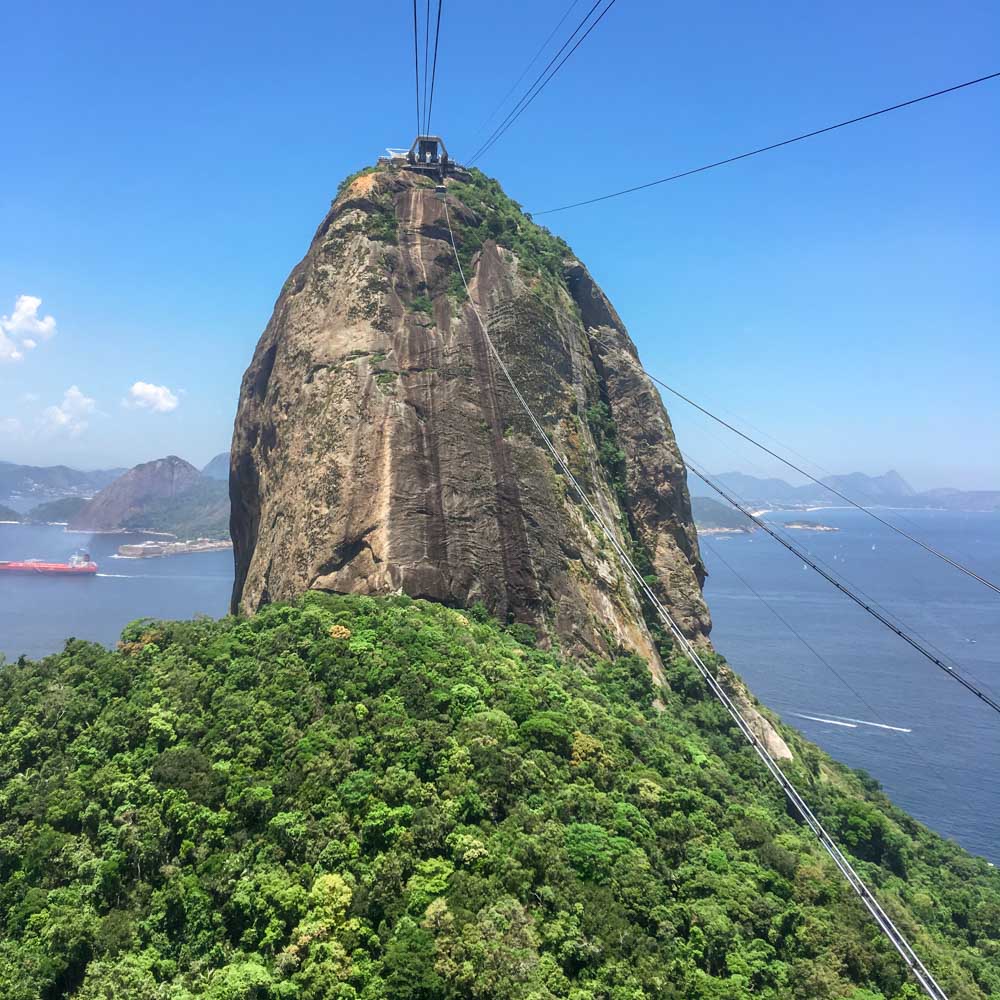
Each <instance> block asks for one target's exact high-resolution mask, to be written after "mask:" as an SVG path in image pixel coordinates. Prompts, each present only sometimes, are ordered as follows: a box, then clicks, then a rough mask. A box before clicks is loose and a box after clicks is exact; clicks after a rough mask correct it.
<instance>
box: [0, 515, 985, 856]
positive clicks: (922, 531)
mask: <svg viewBox="0 0 1000 1000" xmlns="http://www.w3.org/2000/svg"><path fill="white" fill-rule="evenodd" d="M888 516H895V515H893V514H889V515H888ZM904 516H905V517H906V518H907V519H908V520H909V521H910V522H912V523H913V524H915V525H916V529H915V530H916V533H917V534H919V535H920V537H923V538H925V539H927V540H928V541H929V542H931V543H932V544H934V545H937V546H939V547H940V548H942V549H945V550H947V551H949V552H951V553H956V554H958V553H961V554H962V555H963V556H967V557H968V559H969V561H970V562H971V563H972V564H973V565H974V566H975V567H976V568H977V569H978V570H980V571H981V572H983V574H984V575H986V576H988V577H990V578H992V579H997V578H1000V514H955V513H944V512H931V511H907V512H906V513H905V515H904ZM768 517H769V518H770V519H773V520H776V521H782V520H784V521H794V520H805V519H808V520H813V521H820V522H822V523H825V524H829V525H831V526H834V527H837V528H839V529H840V530H838V531H837V532H831V533H828V534H819V533H813V532H800V531H790V532H789V533H790V534H791V535H792V536H793V537H794V538H795V540H796V542H797V543H798V544H800V545H802V546H804V547H806V548H807V549H808V550H809V551H810V552H811V553H813V554H814V555H817V556H819V557H820V558H822V559H823V561H824V562H826V563H827V564H828V565H829V566H830V567H832V568H833V569H834V570H835V571H836V572H838V573H840V574H842V575H843V576H845V577H846V578H847V579H849V580H851V581H852V582H854V583H856V584H859V585H860V586H862V587H863V588H864V590H865V591H866V592H867V593H868V594H870V595H871V596H872V597H873V598H875V599H876V600H878V601H879V602H880V603H882V604H883V605H884V606H885V607H887V608H888V609H889V610H890V611H892V612H893V613H894V614H895V615H897V616H898V617H899V618H900V619H902V620H903V621H905V622H907V623H908V624H910V625H912V626H913V627H915V628H916V629H917V630H918V631H919V632H920V633H921V634H922V635H924V636H926V637H927V638H928V639H930V640H931V641H933V642H934V644H935V645H936V646H937V647H939V648H940V649H941V650H943V651H944V652H945V653H947V654H948V655H950V656H951V657H952V658H953V659H954V660H955V661H956V663H957V664H958V665H959V666H961V667H962V668H964V669H965V670H966V671H967V672H968V673H969V674H971V675H975V677H976V678H977V679H979V680H981V681H982V682H983V683H984V684H985V685H986V686H988V687H989V688H990V690H991V691H992V692H993V693H994V694H997V693H998V689H1000V663H998V657H997V653H996V650H997V648H998V646H1000V598H997V597H996V595H993V594H991V593H990V592H989V591H987V590H986V589H984V588H982V587H981V586H979V585H978V584H975V583H973V582H972V581H969V580H967V579H966V578H964V577H962V576H961V575H959V574H958V573H957V572H955V571H954V570H952V569H949V568H948V567H946V566H944V565H943V564H941V563H939V562H938V561H936V560H934V559H932V558H931V557H930V556H928V555H927V554H926V553H923V552H921V551H920V550H919V549H917V548H916V547H915V546H913V545H912V544H911V543H909V542H906V541H905V540H904V539H902V538H900V537H899V536H897V535H894V534H893V533H891V532H889V531H888V530H887V529H885V528H883V527H881V526H880V525H878V524H877V523H875V522H874V521H872V520H871V519H870V518H867V517H866V516H865V515H864V514H861V513H859V512H857V511H849V510H823V511H816V512H814V513H811V514H809V515H807V516H803V515H802V514H794V515H793V514H777V513H776V514H770V515H768ZM134 540H138V539H137V538H135V537H130V536H125V535H93V536H90V535H80V534H72V533H67V532H64V531H63V530H62V529H61V528H58V527H54V526H25V525H7V524H0V559H25V558H42V559H65V558H67V557H68V556H69V555H70V554H71V553H72V551H73V550H74V549H76V548H77V547H88V546H89V548H90V551H91V553H92V554H93V556H94V558H95V559H96V561H97V562H98V564H99V566H100V572H99V574H98V576H97V577H95V578H92V579H59V578H45V577H38V578H36V577H21V576H4V575H3V574H0V653H2V654H4V655H5V656H6V657H7V658H8V659H14V658H16V657H17V656H19V655H21V654H26V655H28V656H29V657H35V658H37V657H40V656H44V655H47V654H49V653H53V652H56V651H58V650H59V649H61V648H62V646H63V643H64V641H65V639H66V638H67V637H69V636H73V637H76V638H82V639H91V640H94V641H97V642H101V643H104V644H105V645H108V646H113V645H114V644H115V642H117V640H118V636H119V634H120V632H121V630H122V628H123V626H124V625H125V624H127V623H128V622H129V621H131V620H133V619H135V618H142V617H153V618H190V617H193V616H194V615H197V614H207V615H211V616H213V617H217V616H220V615H223V614H225V613H226V611H227V607H228V602H229V594H230V589H231V587H232V580H233V566H232V554H231V553H230V552H227V551H223V552H208V553H196V554H191V555H185V556H171V557H168V558H160V559H144V560H130V559H115V558H112V557H113V556H114V553H115V551H116V549H117V547H118V546H119V545H121V544H122V543H123V542H126V541H134ZM702 546H703V552H704V556H705V560H706V563H707V565H708V569H709V579H708V583H707V585H706V596H707V598H708V601H709V605H710V606H711V609H712V614H713V618H714V622H715V627H714V630H713V639H714V641H715V644H716V646H717V647H718V649H719V650H720V652H722V653H723V654H725V656H726V657H727V658H728V659H729V661H730V662H731V663H732V665H733V667H734V668H735V669H736V670H737V671H738V672H739V673H741V674H742V675H743V676H744V677H745V678H746V680H747V682H748V683H749V684H750V687H751V688H752V689H753V691H754V693H755V694H756V695H757V696H758V697H759V698H760V699H761V700H762V701H763V702H764V703H765V704H767V705H769V706H770V707H772V708H773V709H774V710H775V711H777V712H779V713H780V714H781V715H782V717H783V718H784V719H785V721H786V722H788V723H789V724H791V725H794V726H796V727H797V728H799V729H801V730H802V732H804V733H805V734H806V735H807V736H808V737H809V738H810V739H812V740H814V741H815V742H816V743H818V744H819V745H820V746H822V747H823V748H824V749H825V750H827V751H828V752H829V753H831V754H832V755H833V756H834V757H836V758H837V759H839V760H841V761H843V762H844V763H845V764H848V765H850V766H852V767H860V768H864V769H865V770H866V771H868V772H869V773H871V774H872V775H874V776H875V777H876V778H877V779H878V780H879V781H880V782H881V783H882V785H883V786H884V787H885V789H886V791H887V792H888V794H889V795H890V796H891V797H892V798H893V800H894V801H895V802H897V803H898V804H899V805H900V806H902V807H903V808H904V809H906V810H907V811H908V812H910V813H912V814H913V815H914V816H916V817H917V818H918V819H920V820H922V821H923V822H925V823H926V824H927V825H928V826H930V827H932V828H933V829H935V830H937V831H938V832H940V833H942V834H944V835H945V836H948V837H952V838H954V839H955V840H957V841H958V842H959V843H961V844H962V845H963V846H964V847H966V848H967V849H968V850H970V851H973V852H974V853H977V854H981V855H983V856H985V857H988V858H989V859H990V860H992V861H994V862H1000V782H998V781H997V776H998V774H1000V718H998V717H997V716H996V715H995V714H994V713H992V712H991V711H990V710H989V709H987V708H986V707H985V706H983V705H982V704H980V703H979V702H978V701H977V700H976V699H975V698H974V697H972V696H971V695H970V694H969V693H968V692H966V691H965V690H964V689H963V688H961V687H960V686H959V685H958V684H956V683H955V682H954V681H953V680H950V679H949V678H947V677H946V676H944V674H942V673H941V671H940V670H938V669H937V668H936V667H934V666H933V665H932V664H930V663H929V662H927V661H926V660H924V659H923V658H922V657H920V656H919V654H917V653H916V652H915V651H913V650H911V649H910V648H909V647H908V646H906V644H905V643H903V641H902V640H900V639H899V638H897V637H895V636H893V635H892V634H890V633H889V632H887V631H886V630H885V629H883V628H882V627H881V626H879V625H878V624H877V623H875V622H874V621H873V620H872V619H870V618H869V617H868V616H867V615H865V613H864V612H863V611H861V610H860V609H859V608H857V607H855V606H854V605H852V604H851V603H850V602H849V601H848V600H847V599H846V598H844V597H843V596H842V595H840V594H839V593H837V592H836V591H835V590H834V589H833V588H832V587H831V586H830V585H829V584H828V583H826V582H825V581H823V580H821V579H820V578H819V577H817V576H816V574H814V573H812V572H811V571H807V570H805V569H803V566H802V563H801V562H800V561H799V560H797V559H796V558H795V557H794V556H792V555H791V554H790V553H788V552H786V551H785V550H784V549H782V548H781V547H780V546H779V545H778V544H777V543H776V542H774V541H773V540H772V539H769V538H767V537H766V536H764V535H763V533H758V534H755V535H753V536H748V535H715V536H707V537H704V538H703V539H702ZM723 559H724V560H725V561H726V562H727V563H729V564H730V565H731V566H732V567H733V569H735V570H736V571H737V572H738V573H739V574H740V575H741V576H742V577H744V578H745V579H746V580H747V581H748V582H749V583H750V584H752V586H753V587H754V589H755V590H757V591H758V592H759V593H760V594H761V595H762V596H763V597H764V598H765V599H766V600H767V601H768V603H769V604H771V605H772V607H774V608H775V609H776V610H777V611H778V613H779V614H781V616H782V617H783V618H785V619H786V620H787V621H788V622H790V623H791V624H792V625H793V626H794V627H795V629H796V630H797V631H798V632H799V633H800V634H801V635H802V636H803V637H804V638H805V639H806V640H807V641H808V642H809V643H810V644H811V645H812V646H814V647H815V648H816V650H817V651H818V652H819V653H820V654H821V655H822V656H823V657H824V658H825V659H826V660H828V661H829V663H830V664H831V666H832V667H833V669H834V670H835V671H836V674H837V675H839V678H838V676H835V675H834V674H833V673H831V671H830V669H828V668H827V667H826V666H824V665H823V664H822V663H820V662H819V661H818V660H817V659H816V658H815V657H814V656H813V654H812V653H811V652H810V651H809V650H808V649H806V648H805V647H804V646H803V645H802V644H801V643H800V642H799V640H798V639H797V638H795V636H794V635H792V634H791V633H790V632H789V631H788V630H787V629H786V627H785V625H783V624H782V623H781V622H780V621H778V620H777V619H776V618H775V617H774V615H773V614H772V613H771V611H769V610H768V608H767V607H765V606H764V605H763V604H762V603H761V602H760V600H758V598H757V597H755V596H754V595H753V594H752V593H751V592H750V591H748V590H747V588H746V587H745V586H744V584H743V583H742V582H740V580H739V579H737V578H736V577H735V576H734V575H733V573H732V572H731V571H730V569H729V568H727V566H726V565H725V564H724V563H723ZM840 678H842V679H840ZM802 715H811V716H815V717H817V718H821V719H829V720H831V721H830V722H816V721H812V720H809V719H804V718H801V717H800V716H802ZM834 716H836V717H837V718H836V719H834ZM847 720H861V722H874V723H879V724H882V725H891V726H896V727H899V728H903V729H909V730H911V732H907V733H900V732H895V731H892V730H889V729H880V728H876V727H874V726H868V725H863V724H861V723H860V722H851V723H848V725H835V724H834V723H835V722H841V723H844V722H847ZM851 726H853V728H851Z"/></svg>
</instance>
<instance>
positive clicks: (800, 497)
mask: <svg viewBox="0 0 1000 1000" xmlns="http://www.w3.org/2000/svg"><path fill="white" fill-rule="evenodd" d="M714 478H715V479H716V480H718V482H719V483H720V484H721V485H723V486H725V487H728V488H729V489H731V490H732V491H733V492H734V493H735V494H736V495H737V496H738V497H739V498H740V499H741V500H744V501H745V502H746V503H749V504H752V505H754V506H766V507H792V508H796V507H810V506H817V505H829V506H836V505H838V504H842V503H843V501H842V500H840V499H839V498H838V497H837V496H836V495H835V494H833V493H831V492H830V491H829V490H827V489H824V488H823V487H822V486H817V485H816V484H815V483H806V484H805V485H804V486H792V485H791V484H790V483H786V482H785V480H783V479H761V478H758V477H757V476H750V475H747V474H746V473H743V472H723V473H720V474H718V475H717V476H715V477H714ZM822 481H823V482H824V483H826V484H828V485H829V486H832V487H833V488H834V489H836V490H839V491H840V492H841V493H843V494H844V496H847V497H850V498H851V499H852V500H853V501H854V502H855V503H859V504H861V505H862V506H866V507H873V506H887V507H912V508H915V509H916V508H926V509H931V508H937V509H944V510H963V511H992V510H1000V490H954V489H934V490H926V491H924V492H922V493H918V492H917V491H916V490H914V489H913V487H912V486H910V484H909V483H908V482H906V480H905V479H903V477H902V476H900V474H899V473H898V472H895V471H894V470H890V471H889V472H887V473H885V475H882V476H868V475H865V474H864V473H863V472H851V473H848V474H847V475H839V476H829V477H827V478H826V479H824V480H822ZM690 488H691V493H692V495H693V496H701V497H714V496H715V495H716V494H715V492H714V491H713V490H712V488H711V487H710V486H706V485H705V484H704V483H703V482H702V481H701V480H700V479H698V478H697V477H696V476H691V477H690Z"/></svg>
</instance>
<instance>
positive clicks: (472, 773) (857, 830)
mask: <svg viewBox="0 0 1000 1000" xmlns="http://www.w3.org/2000/svg"><path fill="white" fill-rule="evenodd" d="M531 639H532V636H531V633H530V631H529V630H528V629H526V628H525V627H524V626H513V627H511V628H503V627H501V626H499V625H497V624H496V623H495V622H493V621H491V620H489V619H488V618H487V617H486V615H485V613H477V612H476V611H473V612H470V613H468V614H467V615H463V614H461V613H459V612H456V611H452V610H449V609H447V608H445V607H443V606H440V605H434V604H428V603H425V602H420V601H412V600H410V599H408V598H405V597H398V598H385V599H375V598H370V597H335V596H329V595H317V594H311V595H309V596H307V597H305V598H304V599H303V600H302V601H301V602H300V603H298V604H296V605H294V606H289V605H283V606H282V605H272V606H269V607H267V608H265V609H264V610H263V611H261V612H260V613H259V614H257V615H256V616H255V617H253V618H250V619H235V618H230V619H225V620H223V621H221V622H216V621H211V620H198V621H194V622H138V623H135V624H133V625H131V626H129V628H128V629H127V630H126V631H125V633H124V635H123V639H122V643H121V645H120V647H119V649H118V650H117V651H114V652H109V651H107V650H105V649H103V648H101V647H99V646H96V645H93V644H89V643H84V642H78V641H75V640H74V641H70V642H69V643H68V644H67V647H66V650H65V651H64V652H63V653H61V654H59V655H56V656H52V657H49V658H47V659H45V660H43V661H41V662H39V663H29V662H20V663H18V664H9V665H7V666H5V667H4V668H3V669H2V670H0V919H2V925H0V984H2V993H3V996H4V997H5V998H10V1000H34V998H39V997H46V998H54V997H62V996H73V997H75V998H80V1000H97V998H106V997H114V998H116V1000H133V998H134V1000H140V998H141V1000H157V998H170V1000H193V998H194V997H205V998H208V1000H252V998H253V1000H271V998H274V1000H279V998H280V1000H291V998H295V1000H319V998H324V1000H326V998H337V1000H348V998H359V997H363V998H370V1000H376V998H383V997H394V998H411V1000H432V998H442V1000H443V998H459V997H462V998H466V997H471V998H484V1000H485V998H490V1000H503V998H510V1000H515V998H516V1000H528V998H534V1000H543V998H557V997H558V998H567V1000H591V998H608V1000H640V998H649V997H657V998H660V997H662V998H677V1000H681V998H683V1000H692V998H726V1000H744V998H745V1000H750V998H751V997H753V998H779V997H780V998H784V997H797V998H802V1000H822V998H827V997H829V998H833V997H849V998H851V1000H876V998H879V997H885V998H895V1000H902V998H913V997H916V996H917V993H916V991H915V988H914V987H913V986H912V985H911V984H909V983H908V982H907V980H906V976H905V974H904V970H903V969H902V967H901V964H900V962H899V961H898V960H897V958H896V956H895V953H894V952H893V951H892V950H891V949H890V947H889V945H888V944H887V943H886V942H885V940H884V939H883V938H882V937H881V936H880V935H879V934H878V933H877V931H876V929H875V927H874V925H873V924H872V923H871V921H870V920H869V919H868V918H867V917H866V915H865V914H864V912H863V910H862V909H861V907H860V905H859V904H858V903H857V902H856V900H855V898H854V897H853V895H852V894H851V893H850V891H849V890H848V888H847V887H846V886H845V884H844V883H843V881H842V880H841V879H840V877H839V876H838V875H837V874H836V873H835V871H834V869H833V867H832V865H831V864H829V863H828V861H827V859H826V857H825V855H824V854H823V853H822V852H821V850H820V849H819V848H818V847H817V845H816V844H815V842H814V840H813V839H812V837H811V835H810V834H809V833H808V832H807V831H806V830H804V829H803V828H802V827H801V826H800V825H799V824H798V823H797V822H796V821H795V819H794V818H793V817H791V816H790V815H789V813H788V811H787V810H786V807H785V803H784V801H783V800H782V798H781V796H780V795H779V794H778V792H777V791H776V790H775V788H774V787H773V786H772V784H770V783H769V782H768V780H767V779H766V778H765V777H764V775H763V774H762V770H761V768H760V766H759V764H758V762H757V761H756V759H755V758H754V756H753V755H752V753H751V752H750V751H749V750H748V749H747V748H746V747H745V746H744V744H743V743H742V741H741V739H740V738H739V737H738V734H736V733H735V731H734V729H733V727H732V726H731V725H730V723H729V722H728V721H727V717H726V716H725V715H724V714H723V712H722V710H721V709H720V708H719V707H718V706H717V705H716V704H715V703H714V702H713V701H712V700H710V699H709V698H707V697H706V695H705V693H704V690H703V687H702V685H701V683H700V681H699V680H698V678H697V675H695V674H694V673H693V672H692V671H691V670H689V669H688V668H687V667H685V666H684V665H683V664H682V663H678V662H675V663H673V664H671V665H670V673H671V681H672V684H673V691H672V692H660V697H661V698H662V699H663V701H664V703H665V710H663V711H658V710H656V709H655V708H654V706H653V693H654V692H653V688H652V685H651V681H650V675H649V671H648V669H647V666H646V664H645V663H643V662H642V661H640V660H638V659H636V658H634V657H621V658H618V659H616V660H613V661H592V662H589V663H586V664H584V663H580V662H573V661H561V660H559V659H557V658H555V657H553V656H552V655H550V654H548V653H545V652H542V651H540V650H538V649H536V648H534V646H533V644H532V641H531ZM786 737H787V738H788V739H789V740H790V742H792V744H793V746H794V748H795V751H796V762H795V763H794V764H793V765H790V769H791V771H792V772H793V775H794V777H795V779H796V780H797V781H798V782H800V783H801V785H802V786H803V789H804V791H805V792H806V793H807V795H808V798H809V799H810V800H811V802H813V803H814V804H815V806H816V808H817V811H818V812H819V813H820V815H821V816H822V817H823V818H824V819H825V820H826V822H827V823H828V824H829V825H830V827H831V828H832V830H833V832H834V833H835V834H836V836H837V837H838V838H839V839H840V841H841V842H842V843H843V844H844V845H845V846H846V847H847V848H848V849H849V850H850V851H851V853H852V854H853V855H854V857H855V858H856V859H857V860H858V865H859V867H860V868H861V870H862V871H863V872H864V874H865V875H866V877H867V878H868V879H869V880H870V882H871V883H872V884H873V885H875V886H877V888H878V891H879V894H880V896H881V898H882V900H883V901H884V904H885V905H886V907H887V908H888V909H889V910H890V912H891V913H892V914H893V916H894V917H895V918H896V919H897V920H898V921H899V922H900V924H901V925H902V926H903V927H904V929H905V930H906V932H907V933H908V934H909V935H911V937H912V939H913V940H914V943H915V944H916V946H917V947H918V949H919V950H920V951H921V952H922V953H923V955H924V957H925V958H926V960H927V962H928V964H929V965H930V967H931V968H932V969H933V970H934V971H935V973H936V974H937V975H938V976H939V978H940V979H941V981H942V982H943V984H944V985H945V986H946V988H947V989H948V990H949V993H950V996H951V997H952V998H953V1000H974V998H984V997H990V996H994V997H995V996H997V995H998V993H1000V943H998V940H997V939H998V937H1000V876H998V874H997V873H996V872H995V871H994V870H991V869H990V868H989V867H988V866H987V865H986V863H985V862H982V861H979V860H976V859H974V858H972V857H970V856H969V855H967V854H965V853H964V852H963V851H961V850H960V849H959V848H957V847H955V846H953V845H951V844H949V843H946V842H944V841H943V840H941V839H940V838H938V837H937V836H935V835H933V834H931V833H930V832H929V831H927V830H926V829H925V828H924V827H922V826H920V825H919V824H918V823H916V822H914V821H913V820H911V819H910V818H908V817H907V816H905V815H904V814H903V813H901V812H900V811H899V810H897V809H895V808H893V807H892V806H891V805H890V804H889V803H888V802H887V801H886V799H885V798H884V797H883V796H882V795H881V794H880V793H879V792H878V791H877V789H876V788H875V786H874V785H873V783H872V782H871V781H870V780H867V779H864V778H863V777H860V776H858V775H856V774H854V773H851V772H849V771H847V770H846V769H844V768H842V767H840V766H838V765H835V764H833V763H832V762H831V761H830V760H829V758H827V757H826V756H825V755H823V754H822V753H821V752H820V751H818V750H817V749H816V748H815V747H812V746H811V745H809V744H807V743H806V742H804V741H803V740H802V739H801V738H799V737H797V736H796V735H794V734H791V733H790V732H789V733H786Z"/></svg>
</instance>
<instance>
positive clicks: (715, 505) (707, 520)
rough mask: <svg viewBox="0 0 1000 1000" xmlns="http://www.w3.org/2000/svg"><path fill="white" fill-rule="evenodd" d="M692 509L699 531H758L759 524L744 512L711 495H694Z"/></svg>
mask: <svg viewBox="0 0 1000 1000" xmlns="http://www.w3.org/2000/svg"><path fill="white" fill-rule="evenodd" d="M691 511H692V513H693V514H694V523H695V525H696V526H697V528H698V530H699V531H704V532H712V531H746V532H751V531H756V530H757V526H756V525H755V524H754V523H753V521H751V520H750V519H749V518H748V517H746V516H745V515H744V514H741V513H740V512H739V511H738V510H736V509H735V508H733V507H730V506H729V505H728V504H724V503H719V501H718V500H713V499H712V498H711V497H692V498H691Z"/></svg>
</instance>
